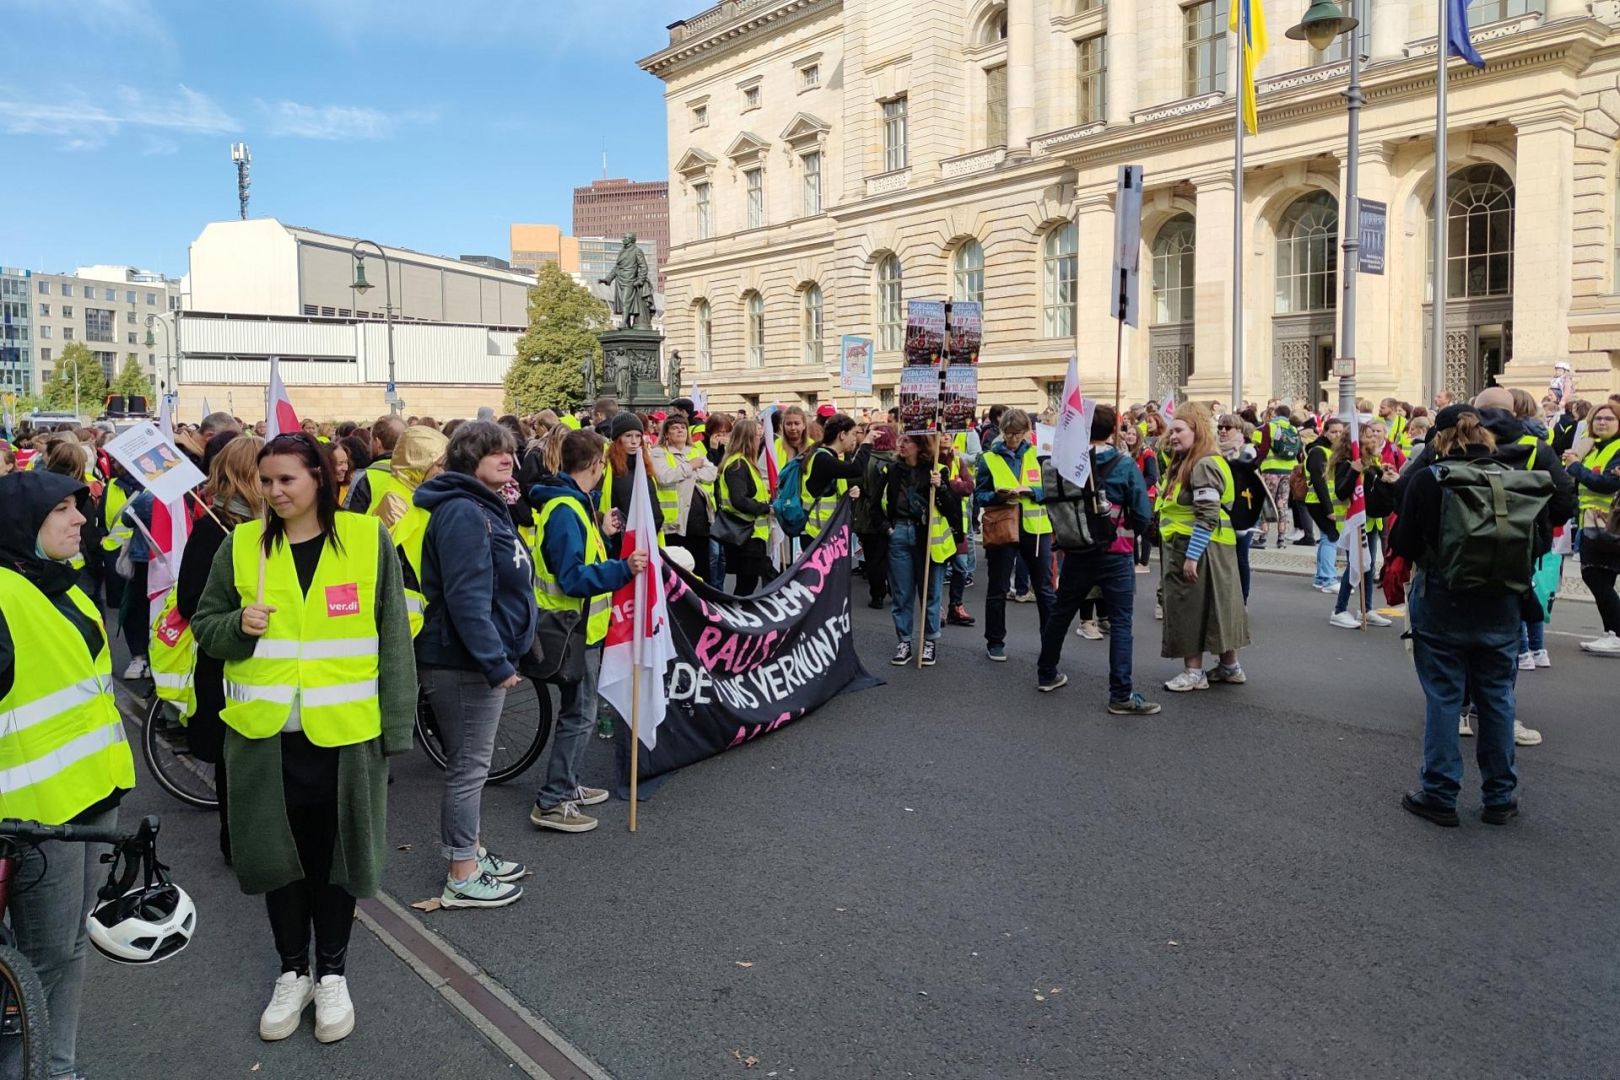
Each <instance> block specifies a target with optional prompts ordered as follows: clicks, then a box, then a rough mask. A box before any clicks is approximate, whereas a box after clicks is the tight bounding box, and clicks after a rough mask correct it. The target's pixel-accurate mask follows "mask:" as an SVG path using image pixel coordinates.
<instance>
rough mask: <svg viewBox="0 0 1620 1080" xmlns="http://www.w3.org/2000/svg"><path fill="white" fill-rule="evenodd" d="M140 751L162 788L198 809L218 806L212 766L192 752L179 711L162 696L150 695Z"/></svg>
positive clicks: (210, 808)
mask: <svg viewBox="0 0 1620 1080" xmlns="http://www.w3.org/2000/svg"><path fill="white" fill-rule="evenodd" d="M141 753H142V754H143V755H144V756H145V758H146V767H147V769H148V770H149V771H150V772H151V773H152V778H153V779H154V780H156V781H157V782H158V786H159V787H161V788H162V789H163V790H164V791H167V792H168V793H169V794H170V795H173V796H174V797H175V798H177V799H179V800H180V801H181V802H183V803H185V804H186V805H187V806H195V807H197V808H198V809H199V810H213V809H216V808H217V807H218V806H219V796H218V795H216V794H215V793H214V767H213V766H212V765H210V764H209V763H208V762H206V761H200V760H198V759H197V757H196V755H194V754H192V752H191V747H190V745H189V744H188V743H187V741H186V727H185V725H184V724H182V723H181V722H180V713H179V711H178V710H177V709H176V708H175V707H174V705H172V704H170V703H169V702H167V701H164V700H163V699H162V698H158V697H155V698H153V699H152V703H151V704H150V705H149V706H147V709H146V719H145V722H144V723H143V724H142V727H141Z"/></svg>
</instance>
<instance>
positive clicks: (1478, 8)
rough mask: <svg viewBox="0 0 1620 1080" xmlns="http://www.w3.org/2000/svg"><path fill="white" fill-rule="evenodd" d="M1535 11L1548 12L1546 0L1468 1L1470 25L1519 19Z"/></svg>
mask: <svg viewBox="0 0 1620 1080" xmlns="http://www.w3.org/2000/svg"><path fill="white" fill-rule="evenodd" d="M1533 11H1538V12H1542V13H1543V14H1545V13H1546V11H1547V4H1546V0H1468V25H1469V26H1471V27H1472V26H1479V25H1481V24H1482V23H1488V22H1501V21H1502V20H1503V19H1517V18H1518V17H1519V16H1520V15H1528V14H1530V13H1531V12H1533Z"/></svg>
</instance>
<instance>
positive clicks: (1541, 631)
mask: <svg viewBox="0 0 1620 1080" xmlns="http://www.w3.org/2000/svg"><path fill="white" fill-rule="evenodd" d="M1546 647H1547V624H1546V623H1544V622H1527V623H1520V624H1519V651H1520V652H1522V653H1527V652H1540V651H1541V650H1542V649H1545V648H1546Z"/></svg>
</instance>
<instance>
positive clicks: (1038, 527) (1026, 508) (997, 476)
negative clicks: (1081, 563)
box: [981, 446, 1052, 536]
mask: <svg viewBox="0 0 1620 1080" xmlns="http://www.w3.org/2000/svg"><path fill="white" fill-rule="evenodd" d="M981 460H982V461H983V462H984V464H985V467H986V468H987V469H989V470H990V482H991V484H992V486H994V488H995V489H996V490H997V491H1011V490H1012V489H1013V488H1016V487H1027V488H1030V489H1034V488H1037V487H1039V486H1040V484H1041V462H1040V459H1039V458H1038V457H1036V455H1035V448H1034V447H1033V446H1025V447H1024V451H1023V456H1022V457H1020V458H1019V467H1018V473H1019V476H1021V477H1022V478H1023V480H1022V482H1021V483H1020V481H1019V479H1018V477H1015V476H1013V472H1012V469H1010V468H1008V467H1007V462H1006V461H1005V460H1004V459H1003V458H1002V456H1001V455H1000V454H998V453H995V452H994V451H988V452H986V453H985V455H984V457H983V458H982V459H981ZM1018 506H1019V524H1020V525H1022V526H1023V529H1024V531H1025V532H1026V533H1029V534H1031V535H1033V536H1040V535H1043V534H1045V533H1049V532H1051V531H1052V520H1051V519H1050V518H1048V517H1047V516H1046V507H1044V506H1042V505H1041V504H1040V503H1038V502H1036V501H1035V500H1034V499H1032V498H1030V497H1029V496H1028V495H1020V496H1019V497H1018Z"/></svg>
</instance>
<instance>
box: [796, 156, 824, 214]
mask: <svg viewBox="0 0 1620 1080" xmlns="http://www.w3.org/2000/svg"><path fill="white" fill-rule="evenodd" d="M800 160H801V161H802V162H803V163H804V216H805V217H815V216H816V215H817V214H819V213H821V151H819V150H815V151H812V152H810V153H808V154H806V155H804V157H803V158H801V159H800Z"/></svg>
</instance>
